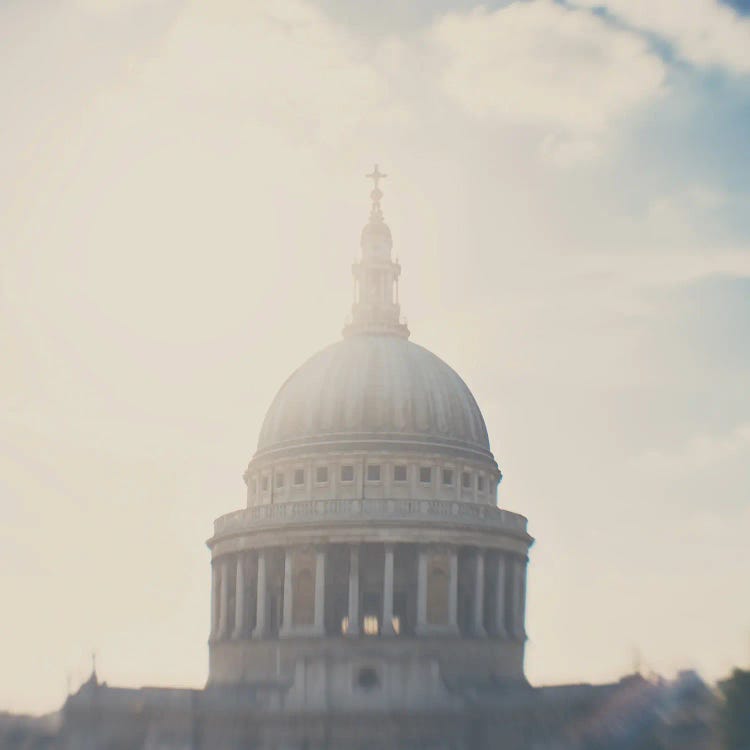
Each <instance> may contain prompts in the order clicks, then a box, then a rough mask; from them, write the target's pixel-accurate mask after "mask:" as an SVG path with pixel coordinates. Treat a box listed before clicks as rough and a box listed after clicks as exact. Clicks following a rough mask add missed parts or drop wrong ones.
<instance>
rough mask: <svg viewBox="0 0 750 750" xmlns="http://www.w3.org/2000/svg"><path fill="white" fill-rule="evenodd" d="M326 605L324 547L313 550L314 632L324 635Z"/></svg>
mask: <svg viewBox="0 0 750 750" xmlns="http://www.w3.org/2000/svg"><path fill="white" fill-rule="evenodd" d="M325 606H326V551H325V548H324V547H319V548H318V549H317V550H315V625H314V627H315V634H316V635H325V630H326V626H325V611H326V610H325Z"/></svg>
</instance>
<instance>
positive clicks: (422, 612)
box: [417, 546, 427, 633]
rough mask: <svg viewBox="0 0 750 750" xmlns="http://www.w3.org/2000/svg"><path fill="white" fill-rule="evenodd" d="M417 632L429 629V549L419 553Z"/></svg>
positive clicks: (422, 548) (423, 548)
mask: <svg viewBox="0 0 750 750" xmlns="http://www.w3.org/2000/svg"><path fill="white" fill-rule="evenodd" d="M417 556H418V557H417V632H418V633H419V632H420V631H424V630H425V628H426V627H427V549H426V548H425V547H423V546H420V547H419V550H418V552H417Z"/></svg>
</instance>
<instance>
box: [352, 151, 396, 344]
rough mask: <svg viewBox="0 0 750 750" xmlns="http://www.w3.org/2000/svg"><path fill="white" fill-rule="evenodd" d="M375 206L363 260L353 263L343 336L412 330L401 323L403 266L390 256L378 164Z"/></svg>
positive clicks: (364, 239)
mask: <svg viewBox="0 0 750 750" xmlns="http://www.w3.org/2000/svg"><path fill="white" fill-rule="evenodd" d="M365 177H367V179H370V180H372V182H373V189H372V191H371V193H370V198H371V199H372V207H371V208H370V219H369V221H368V222H367V224H366V225H365V227H364V229H363V230H362V236H361V239H360V248H361V250H362V256H361V260H360V261H359V262H357V263H355V264H354V265H353V266H352V274H353V276H354V304H353V305H352V317H351V322H349V323H348V324H347V325H346V327H345V328H344V336H351V335H355V334H362V333H379V334H390V335H393V336H399V337H401V338H409V329H408V327H407V326H406V324H405V323H402V322H401V307H400V304H399V300H398V279H399V276H400V275H401V266H400V265H399V263H398V262H397V261H395V262H394V261H393V259H392V258H391V250H392V248H393V238H392V236H391V230H390V228H389V227H388V225H387V224H386V223H385V221H384V220H383V209H382V206H381V205H380V201H381V200H382V198H383V191H382V190H381V189H380V180H382V179H384V178H385V177H387V175H385V174H383V173H382V172H381V171H380V169H379V167H378V165H377V164H376V165H375V167H374V169H373V171H372V172H370V174H367V175H365Z"/></svg>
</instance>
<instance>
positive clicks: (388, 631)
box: [381, 544, 395, 635]
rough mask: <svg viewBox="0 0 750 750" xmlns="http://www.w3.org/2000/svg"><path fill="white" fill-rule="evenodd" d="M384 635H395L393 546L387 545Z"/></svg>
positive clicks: (384, 582)
mask: <svg viewBox="0 0 750 750" xmlns="http://www.w3.org/2000/svg"><path fill="white" fill-rule="evenodd" d="M381 632H382V633H383V635H394V634H395V631H394V630H393V545H392V544H386V545H385V565H384V568H383V627H382V629H381Z"/></svg>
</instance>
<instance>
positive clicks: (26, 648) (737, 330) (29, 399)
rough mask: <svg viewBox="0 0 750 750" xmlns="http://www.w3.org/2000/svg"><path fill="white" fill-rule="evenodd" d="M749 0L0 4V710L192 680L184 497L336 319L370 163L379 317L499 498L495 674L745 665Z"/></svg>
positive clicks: (208, 529) (578, 677) (225, 474)
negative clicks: (485, 460)
mask: <svg viewBox="0 0 750 750" xmlns="http://www.w3.org/2000/svg"><path fill="white" fill-rule="evenodd" d="M749 14H750V3H748V2H747V1H746V0H742V1H741V2H740V0H737V1H736V2H734V3H733V4H729V3H723V2H719V0H567V1H566V2H555V1H554V0H515V1H512V2H488V3H486V4H484V5H479V4H476V3H474V2H472V0H429V1H428V0H415V2H412V3H402V2H400V1H397V0H382V1H381V2H377V3H376V2H360V3H351V2H345V1H344V0H32V1H31V2H29V1H28V0H3V1H2V2H1V3H0V94H1V95H0V132H1V133H2V137H1V138H0V173H2V175H3V179H2V180H0V262H1V265H0V352H1V353H2V360H1V361H2V366H1V367H0V602H2V603H3V612H4V616H3V618H2V620H3V626H2V634H3V637H2V638H0V664H2V665H3V669H2V671H1V672H0V709H6V710H14V711H31V712H42V711H49V710H54V709H56V708H58V707H59V706H60V705H61V703H62V701H63V700H64V698H65V696H66V694H67V690H68V689H73V690H75V689H77V687H78V685H79V684H80V682H81V681H82V680H83V679H85V678H86V677H87V675H88V672H89V670H90V653H91V652H92V650H95V651H96V653H97V666H98V672H99V675H100V677H101V678H102V679H105V680H107V681H108V682H109V683H110V684H116V685H125V686H139V685H144V684H145V685H179V686H192V687H200V686H202V685H203V684H204V683H205V679H206V674H207V646H206V641H207V636H208V616H209V606H208V604H209V585H210V581H209V572H210V571H209V552H208V550H207V548H206V546H205V540H206V539H207V538H208V537H209V536H210V535H211V533H212V522H213V519H214V518H215V517H217V516H219V515H221V514H223V513H226V512H229V511H231V510H234V509H236V508H239V507H241V506H242V504H243V502H244V485H243V482H242V472H243V470H244V468H245V467H246V465H247V462H248V460H249V459H250V457H251V456H252V454H253V452H254V448H255V444H256V440H257V436H258V432H259V429H260V426H261V423H262V420H263V416H264V413H265V410H266V409H267V407H268V405H269V404H270V402H271V399H272V398H273V396H274V394H275V392H276V390H277V388H278V387H279V386H280V385H281V383H282V382H283V381H284V379H285V378H286V377H287V375H288V374H289V373H290V372H291V371H292V370H293V369H294V368H296V367H297V366H298V365H299V364H301V363H302V362H303V361H304V360H305V359H306V358H307V357H309V356H310V355H311V354H313V353H314V352H315V351H317V350H319V349H320V348H322V347H323V346H325V345H327V344H328V343H331V342H333V341H335V340H337V339H338V338H339V337H340V331H341V328H342V326H343V323H344V320H345V317H346V315H347V313H348V310H349V307H350V305H351V289H352V283H351V278H350V268H351V263H352V261H353V260H354V258H355V257H356V255H357V252H358V238H359V232H360V230H361V227H362V225H363V224H364V223H365V221H366V219H367V213H368V208H369V201H368V192H369V189H370V187H369V184H368V183H367V181H366V180H365V179H364V174H365V173H366V172H368V171H370V169H371V168H372V164H373V163H374V162H378V163H379V164H380V167H381V169H382V170H383V171H384V172H386V173H387V174H388V175H389V176H388V178H387V179H386V180H385V181H384V183H383V185H382V187H383V190H384V194H385V197H384V199H383V209H384V212H385V216H386V220H387V221H388V223H389V225H390V227H391V229H392V231H393V235H394V252H395V255H397V256H398V258H399V260H400V262H401V264H402V267H403V275H402V283H401V295H400V296H401V303H402V310H403V312H404V314H405V315H406V317H407V319H408V323H409V327H410V329H411V331H412V340H413V341H416V342H417V343H419V344H422V345H423V346H426V347H428V348H429V349H431V350H432V351H434V352H435V353H436V354H438V355H439V356H441V357H442V358H443V359H445V360H446V361H447V362H448V363H449V364H451V365H452V366H453V367H454V368H455V369H456V370H457V371H458V372H459V373H460V374H461V375H462V377H463V378H464V380H465V381H466V382H467V384H468V385H469V386H470V388H471V389H472V391H473V392H474V394H475V396H476V398H477V401H478V403H479V405H480V407H481V408H482V411H483V413H484V416H485V420H486V422H487V425H488V429H489V432H490V437H491V441H492V447H493V451H494V453H495V455H496V457H497V460H498V462H499V464H500V466H501V468H502V470H503V473H504V477H505V478H504V481H503V484H502V486H501V489H500V493H499V498H498V499H499V503H500V505H501V506H502V507H505V508H508V509H510V510H513V511H516V512H519V513H522V514H524V515H526V516H527V517H528V518H529V529H530V532H531V533H532V535H533V536H534V537H535V538H536V540H537V541H536V544H535V545H534V547H533V548H532V552H531V563H530V571H529V592H528V618H527V629H528V631H529V643H528V648H527V659H526V669H527V675H528V677H529V679H530V681H531V682H532V683H533V684H553V683H563V682H601V681H606V680H612V679H617V678H618V677H620V676H621V675H623V674H625V673H628V672H631V671H632V670H633V669H635V668H639V669H641V670H642V671H644V672H646V673H652V672H653V673H659V674H663V675H665V676H670V675H672V674H674V673H675V672H676V671H677V670H679V669H685V668H694V669H697V670H699V671H700V673H701V674H702V675H703V676H704V678H705V679H707V680H714V679H717V678H720V677H722V676H724V675H726V674H727V673H728V672H729V670H730V669H731V668H732V667H733V666H735V665H743V664H744V665H747V664H748V662H749V661H750V598H748V596H747V580H748V573H750V545H749V544H748V542H747V540H748V538H749V536H750V470H749V468H748V467H750V395H748V378H749V376H750V15H749Z"/></svg>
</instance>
